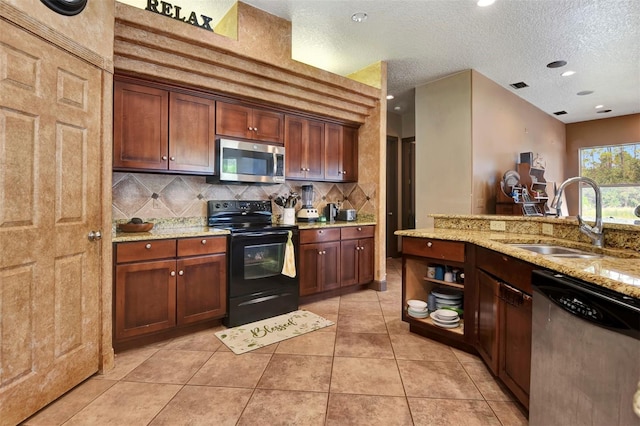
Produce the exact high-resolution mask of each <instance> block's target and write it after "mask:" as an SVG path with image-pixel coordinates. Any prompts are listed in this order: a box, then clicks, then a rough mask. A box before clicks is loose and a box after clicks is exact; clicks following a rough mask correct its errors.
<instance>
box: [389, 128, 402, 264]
mask: <svg viewBox="0 0 640 426" xmlns="http://www.w3.org/2000/svg"><path fill="white" fill-rule="evenodd" d="M386 206H387V229H386V243H387V244H386V250H387V257H398V256H399V255H400V253H399V252H398V238H399V237H398V236H397V235H395V234H394V232H396V231H397V230H398V220H399V217H398V216H399V215H398V138H397V137H393V136H387V199H386Z"/></svg>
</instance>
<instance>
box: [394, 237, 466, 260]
mask: <svg viewBox="0 0 640 426" xmlns="http://www.w3.org/2000/svg"><path fill="white" fill-rule="evenodd" d="M402 253H403V254H412V255H414V256H422V257H431V258H434V259H443V260H452V261H455V262H464V243H459V242H455V241H443V240H434V239H432V238H413V237H404V238H403V239H402Z"/></svg>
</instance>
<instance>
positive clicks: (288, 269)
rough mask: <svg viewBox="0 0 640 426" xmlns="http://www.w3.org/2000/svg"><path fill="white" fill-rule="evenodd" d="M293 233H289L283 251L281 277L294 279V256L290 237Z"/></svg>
mask: <svg viewBox="0 0 640 426" xmlns="http://www.w3.org/2000/svg"><path fill="white" fill-rule="evenodd" d="M292 235H293V233H292V232H291V231H289V237H288V239H287V245H286V247H285V249H284V263H283V265H282V275H286V276H288V277H291V278H294V277H295V276H296V255H295V253H294V251H293V241H291V236H292Z"/></svg>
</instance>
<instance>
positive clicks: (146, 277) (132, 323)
mask: <svg viewBox="0 0 640 426" xmlns="http://www.w3.org/2000/svg"><path fill="white" fill-rule="evenodd" d="M175 269H176V262H175V260H162V261H154V262H140V263H130V264H126V265H118V266H116V281H115V283H116V284H115V285H116V288H115V310H114V311H115V318H114V322H115V327H114V328H115V330H114V332H115V338H116V340H118V339H124V338H127V337H133V336H138V335H142V334H148V333H152V332H155V331H159V330H164V329H166V328H170V327H173V326H174V325H175V324H176V278H175Z"/></svg>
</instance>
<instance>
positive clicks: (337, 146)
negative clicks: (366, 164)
mask: <svg viewBox="0 0 640 426" xmlns="http://www.w3.org/2000/svg"><path fill="white" fill-rule="evenodd" d="M324 137H325V147H324V177H325V179H326V180H330V181H340V180H342V137H343V136H342V126H340V125H339V124H327V125H326V126H325V133H324Z"/></svg>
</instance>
